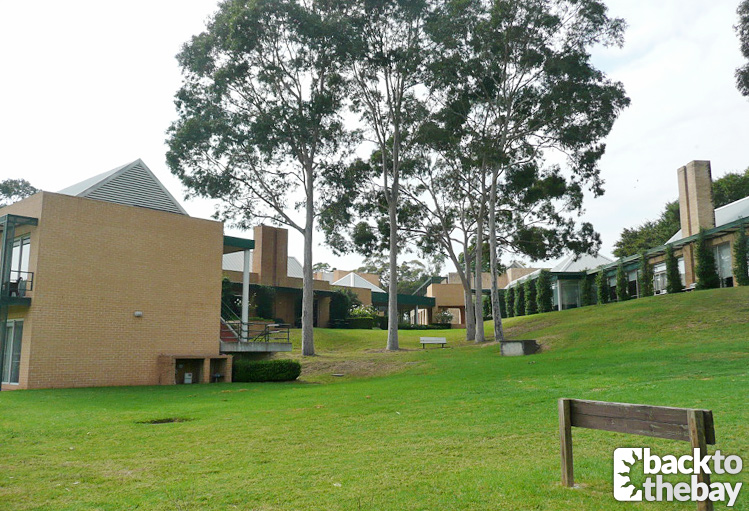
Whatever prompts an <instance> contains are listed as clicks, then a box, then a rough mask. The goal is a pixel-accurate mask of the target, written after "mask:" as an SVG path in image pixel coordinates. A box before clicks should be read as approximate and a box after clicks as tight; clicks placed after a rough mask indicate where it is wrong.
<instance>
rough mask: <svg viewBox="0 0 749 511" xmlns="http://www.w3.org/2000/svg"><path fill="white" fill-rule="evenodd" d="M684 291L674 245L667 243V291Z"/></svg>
mask: <svg viewBox="0 0 749 511" xmlns="http://www.w3.org/2000/svg"><path fill="white" fill-rule="evenodd" d="M682 291H684V284H682V283H681V275H680V274H679V262H678V261H677V260H676V256H675V255H674V247H672V246H671V245H666V292H667V293H680V292H682Z"/></svg>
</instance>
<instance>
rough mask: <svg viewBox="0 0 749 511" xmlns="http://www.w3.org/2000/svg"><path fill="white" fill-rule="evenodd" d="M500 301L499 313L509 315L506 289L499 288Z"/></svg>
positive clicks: (504, 315)
mask: <svg viewBox="0 0 749 511" xmlns="http://www.w3.org/2000/svg"><path fill="white" fill-rule="evenodd" d="M497 293H498V300H497V301H498V302H499V315H500V316H501V317H503V318H506V317H507V302H506V301H505V293H506V291H505V290H504V289H498V290H497Z"/></svg>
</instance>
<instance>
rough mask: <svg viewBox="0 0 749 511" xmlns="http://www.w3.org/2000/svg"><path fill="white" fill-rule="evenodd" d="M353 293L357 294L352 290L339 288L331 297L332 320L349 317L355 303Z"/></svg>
mask: <svg viewBox="0 0 749 511" xmlns="http://www.w3.org/2000/svg"><path fill="white" fill-rule="evenodd" d="M351 295H354V297H355V296H356V295H355V294H354V293H353V292H352V291H351V290H343V289H338V290H336V291H335V292H334V293H333V295H332V296H331V297H330V321H331V322H333V321H340V320H344V319H346V318H348V313H349V311H350V310H351V307H353V306H354V305H355V304H354V301H353V298H352V296H351ZM357 301H358V299H357ZM360 304H361V303H360ZM360 304H359V305H360Z"/></svg>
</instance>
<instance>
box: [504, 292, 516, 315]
mask: <svg viewBox="0 0 749 511" xmlns="http://www.w3.org/2000/svg"><path fill="white" fill-rule="evenodd" d="M505 310H506V311H507V317H508V318H512V317H514V316H515V288H514V287H511V288H508V289H506V290H505Z"/></svg>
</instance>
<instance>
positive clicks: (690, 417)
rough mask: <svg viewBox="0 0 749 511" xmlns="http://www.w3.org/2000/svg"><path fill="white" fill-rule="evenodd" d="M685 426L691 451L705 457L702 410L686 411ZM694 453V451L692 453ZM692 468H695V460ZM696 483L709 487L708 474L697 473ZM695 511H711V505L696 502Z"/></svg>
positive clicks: (705, 442) (703, 416) (706, 501)
mask: <svg viewBox="0 0 749 511" xmlns="http://www.w3.org/2000/svg"><path fill="white" fill-rule="evenodd" d="M687 425H688V427H689V444H690V445H691V446H692V449H693V450H694V449H699V456H707V439H706V436H705V415H704V413H703V411H702V410H688V411H687ZM693 452H694V451H693ZM694 466H695V467H697V462H696V460H695V463H694ZM697 481H699V482H701V483H705V484H706V485H707V486H708V487H709V486H710V474H703V473H702V472H697ZM697 511H713V503H712V501H710V500H709V499H706V500H704V501H698V502H697Z"/></svg>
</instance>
